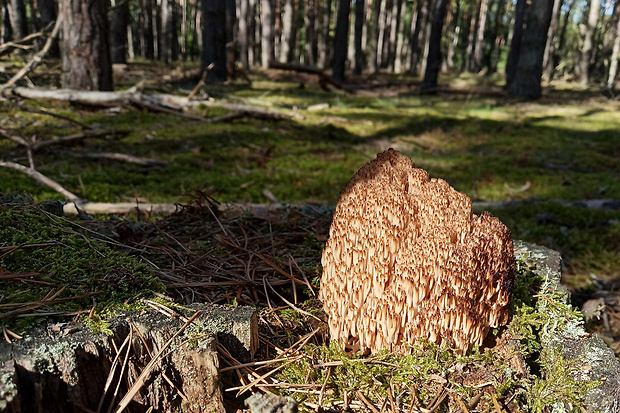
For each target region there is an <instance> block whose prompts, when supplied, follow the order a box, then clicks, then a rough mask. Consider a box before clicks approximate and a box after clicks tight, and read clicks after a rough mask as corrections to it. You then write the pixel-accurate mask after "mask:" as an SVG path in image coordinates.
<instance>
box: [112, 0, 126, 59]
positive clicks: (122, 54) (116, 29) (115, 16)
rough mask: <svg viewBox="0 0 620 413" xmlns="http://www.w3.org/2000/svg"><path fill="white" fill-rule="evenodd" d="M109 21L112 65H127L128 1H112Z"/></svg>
mask: <svg viewBox="0 0 620 413" xmlns="http://www.w3.org/2000/svg"><path fill="white" fill-rule="evenodd" d="M112 6H113V9H112V18H111V19H110V49H111V58H112V63H127V26H129V1H125V0H121V1H120V2H119V1H118V0H112Z"/></svg>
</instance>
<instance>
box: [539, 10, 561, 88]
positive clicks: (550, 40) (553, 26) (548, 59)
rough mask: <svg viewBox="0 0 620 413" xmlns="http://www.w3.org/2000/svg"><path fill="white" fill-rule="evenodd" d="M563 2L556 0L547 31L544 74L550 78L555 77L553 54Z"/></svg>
mask: <svg viewBox="0 0 620 413" xmlns="http://www.w3.org/2000/svg"><path fill="white" fill-rule="evenodd" d="M563 3H564V0H555V1H554V2H553V11H552V14H551V23H550V24H549V33H547V45H546V46H545V55H544V57H543V75H544V77H545V78H547V79H549V80H551V79H553V72H554V71H555V66H554V65H553V55H554V54H555V46H556V39H557V33H558V20H559V19H560V11H561V9H562V4H563Z"/></svg>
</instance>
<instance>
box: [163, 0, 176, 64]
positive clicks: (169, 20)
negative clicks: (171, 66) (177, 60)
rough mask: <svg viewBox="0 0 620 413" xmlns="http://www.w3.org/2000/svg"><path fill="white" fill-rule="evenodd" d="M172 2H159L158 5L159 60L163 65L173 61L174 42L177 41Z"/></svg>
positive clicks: (165, 0) (169, 0)
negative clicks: (159, 21)
mask: <svg viewBox="0 0 620 413" xmlns="http://www.w3.org/2000/svg"><path fill="white" fill-rule="evenodd" d="M173 2H174V0H161V4H160V12H159V13H160V19H161V26H160V27H161V29H160V41H159V47H160V50H159V58H160V59H161V60H163V61H164V63H170V62H171V61H172V60H174V59H173V54H174V52H173V50H174V49H175V47H174V42H176V41H177V37H176V33H175V30H174V29H175V22H174V15H173V11H172V9H173V4H172V3H173Z"/></svg>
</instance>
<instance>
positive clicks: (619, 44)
mask: <svg viewBox="0 0 620 413" xmlns="http://www.w3.org/2000/svg"><path fill="white" fill-rule="evenodd" d="M619 4H620V3H618V1H617V0H616V3H615V4H614V12H613V14H614V16H615V19H616V28H615V33H614V43H613V48H612V51H611V60H610V62H609V74H608V76H607V87H608V88H610V89H614V88H615V84H616V76H617V75H618V58H619V57H620V5H619Z"/></svg>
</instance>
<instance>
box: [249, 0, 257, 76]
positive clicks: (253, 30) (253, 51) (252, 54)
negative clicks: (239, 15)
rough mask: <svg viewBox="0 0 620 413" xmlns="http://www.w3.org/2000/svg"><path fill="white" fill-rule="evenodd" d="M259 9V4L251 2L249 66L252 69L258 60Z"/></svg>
mask: <svg viewBox="0 0 620 413" xmlns="http://www.w3.org/2000/svg"><path fill="white" fill-rule="evenodd" d="M257 7H258V2H254V1H252V0H250V8H249V9H248V43H249V44H248V64H249V66H250V67H252V66H255V65H256V64H257V63H256V62H257V59H258V50H257V49H258V42H257V41H256V39H257V38H258V28H257V26H258V24H257V22H256V20H257V19H256V16H257V15H258V14H257V12H256V10H257Z"/></svg>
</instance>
